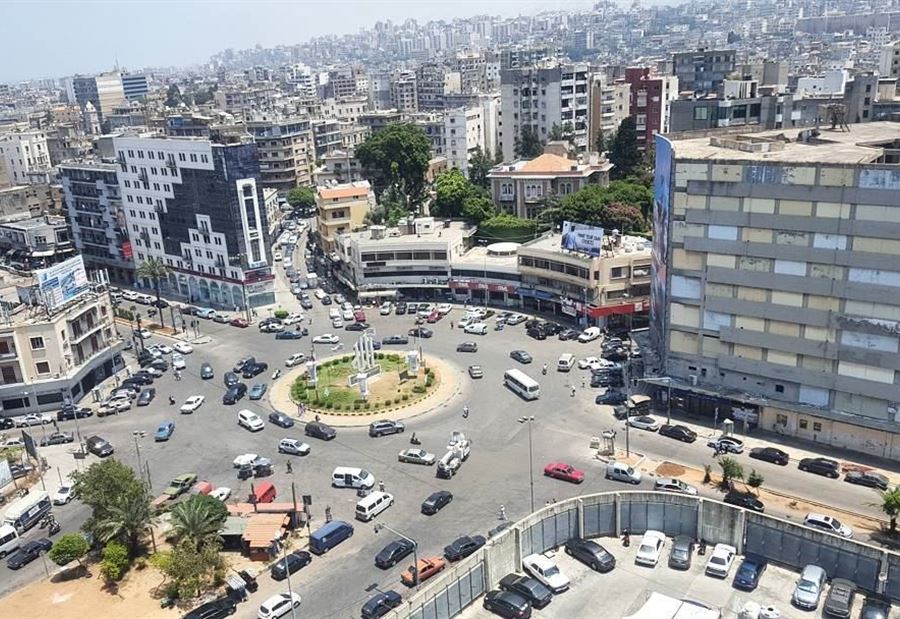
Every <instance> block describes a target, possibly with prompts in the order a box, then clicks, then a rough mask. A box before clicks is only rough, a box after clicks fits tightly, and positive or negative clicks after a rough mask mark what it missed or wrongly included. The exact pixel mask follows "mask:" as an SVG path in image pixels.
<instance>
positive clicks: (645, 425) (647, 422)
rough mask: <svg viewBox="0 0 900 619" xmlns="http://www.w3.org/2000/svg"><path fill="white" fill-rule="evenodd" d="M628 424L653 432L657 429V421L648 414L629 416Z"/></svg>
mask: <svg viewBox="0 0 900 619" xmlns="http://www.w3.org/2000/svg"><path fill="white" fill-rule="evenodd" d="M627 423H628V425H630V426H631V427H632V428H638V429H639V430H647V431H648V432H655V431H656V430H659V422H658V421H657V420H656V419H654V418H653V417H651V416H650V415H639V416H637V417H629V418H628V422H627Z"/></svg>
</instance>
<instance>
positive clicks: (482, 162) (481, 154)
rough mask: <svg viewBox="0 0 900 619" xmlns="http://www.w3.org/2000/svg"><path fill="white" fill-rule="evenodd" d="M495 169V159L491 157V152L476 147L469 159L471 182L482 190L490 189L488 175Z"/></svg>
mask: <svg viewBox="0 0 900 619" xmlns="http://www.w3.org/2000/svg"><path fill="white" fill-rule="evenodd" d="M493 167H494V158H493V157H491V152H490V151H487V152H485V151H482V150H481V147H480V146H476V147H475V150H474V151H473V152H472V155H471V156H470V157H469V180H470V181H472V184H473V185H477V186H478V187H481V188H482V189H490V186H489V185H490V183H489V180H488V174H489V173H490V171H491V168H493Z"/></svg>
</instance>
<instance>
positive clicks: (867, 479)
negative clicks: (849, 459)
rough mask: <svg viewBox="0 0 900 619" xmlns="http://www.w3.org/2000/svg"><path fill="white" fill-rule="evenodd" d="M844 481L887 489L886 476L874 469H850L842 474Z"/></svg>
mask: <svg viewBox="0 0 900 619" xmlns="http://www.w3.org/2000/svg"><path fill="white" fill-rule="evenodd" d="M844 481H846V482H848V483H851V484H857V485H860V486H868V487H869V488H878V489H879V490H887V488H888V482H889V480H888V478H887V476H885V475H882V474H881V473H876V472H875V471H850V472H848V473H847V474H846V475H844Z"/></svg>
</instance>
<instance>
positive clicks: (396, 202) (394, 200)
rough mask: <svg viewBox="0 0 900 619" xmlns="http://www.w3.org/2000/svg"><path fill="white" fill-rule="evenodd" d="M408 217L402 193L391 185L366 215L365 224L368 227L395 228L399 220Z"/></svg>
mask: <svg viewBox="0 0 900 619" xmlns="http://www.w3.org/2000/svg"><path fill="white" fill-rule="evenodd" d="M408 215H409V210H408V209H407V208H406V199H405V198H404V197H403V192H402V191H401V190H400V189H399V188H398V187H397V186H396V184H391V185H390V186H389V187H388V188H387V189H385V190H384V193H382V194H381V198H380V199H379V203H378V205H377V206H376V207H375V208H374V209H372V210H371V211H369V212H368V213H366V216H365V222H366V223H367V224H370V225H371V224H377V225H382V224H383V225H386V226H396V225H397V223H398V222H399V221H400V220H401V219H403V218H404V217H406V216H408Z"/></svg>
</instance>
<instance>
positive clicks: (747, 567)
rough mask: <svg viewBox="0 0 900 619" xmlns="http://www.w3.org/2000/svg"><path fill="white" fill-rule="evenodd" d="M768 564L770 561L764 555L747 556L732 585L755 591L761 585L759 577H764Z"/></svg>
mask: <svg viewBox="0 0 900 619" xmlns="http://www.w3.org/2000/svg"><path fill="white" fill-rule="evenodd" d="M767 566H768V563H766V560H765V559H763V558H762V557H756V556H747V557H745V558H744V560H743V561H741V564H740V565H739V566H738V569H737V572H735V574H734V580H733V581H732V583H731V584H732V586H733V587H734V588H735V589H741V590H742V591H753V590H754V589H756V587H757V586H758V585H759V579H760V578H762V575H763V574H764V573H765V571H766V567H767Z"/></svg>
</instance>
